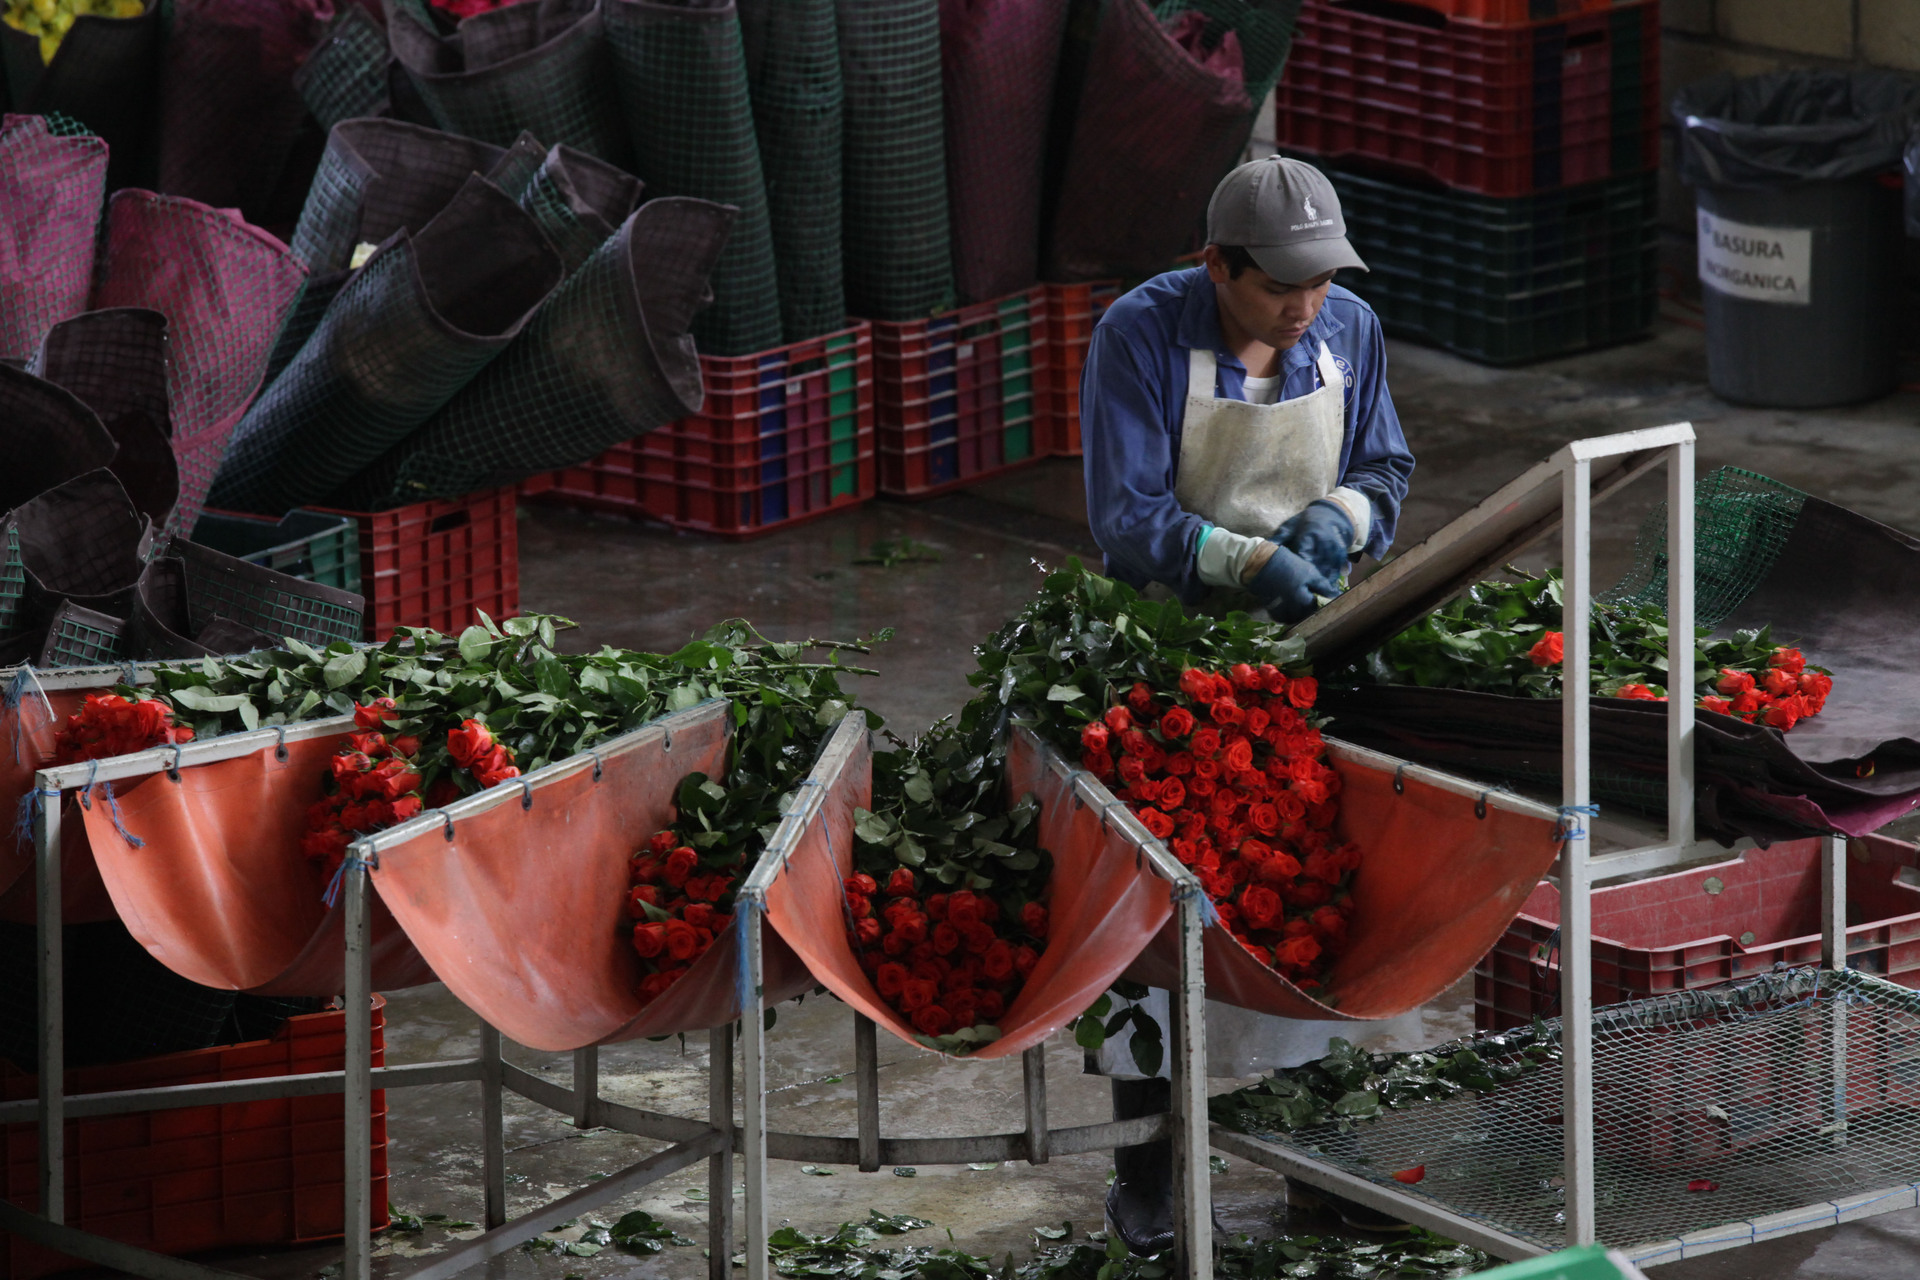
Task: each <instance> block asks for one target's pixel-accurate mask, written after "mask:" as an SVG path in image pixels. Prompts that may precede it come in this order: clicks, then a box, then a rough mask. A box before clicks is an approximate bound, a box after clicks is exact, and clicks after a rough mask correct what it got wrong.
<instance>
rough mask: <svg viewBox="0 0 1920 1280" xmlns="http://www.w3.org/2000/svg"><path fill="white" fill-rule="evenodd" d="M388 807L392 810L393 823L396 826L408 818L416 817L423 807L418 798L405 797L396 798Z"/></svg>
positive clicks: (412, 796)
mask: <svg viewBox="0 0 1920 1280" xmlns="http://www.w3.org/2000/svg"><path fill="white" fill-rule="evenodd" d="M390 807H391V808H392V810H393V821H394V823H395V824H396V825H398V824H399V823H402V822H405V821H406V820H407V819H409V818H414V817H418V816H419V814H420V810H421V808H422V807H423V806H422V804H421V802H420V797H419V796H414V795H406V796H400V797H398V798H396V799H395V800H394V801H393V802H392V804H391V806H390Z"/></svg>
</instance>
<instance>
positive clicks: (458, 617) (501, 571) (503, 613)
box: [314, 488, 520, 640]
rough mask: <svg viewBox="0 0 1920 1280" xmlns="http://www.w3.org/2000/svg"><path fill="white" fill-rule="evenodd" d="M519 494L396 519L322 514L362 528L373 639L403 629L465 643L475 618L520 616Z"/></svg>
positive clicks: (487, 496) (441, 504) (392, 515)
mask: <svg viewBox="0 0 1920 1280" xmlns="http://www.w3.org/2000/svg"><path fill="white" fill-rule="evenodd" d="M516 495H517V491H516V490H515V489H511V488H507V489H492V490H488V491H487V492H484V493H472V494H468V495H467V496H466V497H464V498H455V499H452V500H449V501H439V500H436V501H432V502H416V503H414V504H413V505H412V506H407V507H398V508H396V509H394V510H392V511H333V510H331V509H329V508H325V507H316V508H314V510H317V511H326V512H327V513H328V514H329V515H343V516H351V517H353V519H354V521H355V523H356V524H358V525H359V528H360V594H362V595H364V596H365V597H366V598H367V636H368V638H369V639H373V640H385V639H386V638H387V637H388V636H390V635H392V634H393V633H394V630H395V629H396V628H398V627H432V628H433V629H434V630H435V631H444V632H446V633H447V634H449V635H459V634H460V632H462V631H463V630H465V629H466V628H467V627H469V626H472V625H473V623H474V621H475V619H474V611H475V610H482V611H484V612H485V613H486V614H487V615H488V616H489V617H492V618H495V619H499V618H510V617H512V616H514V615H515V614H517V613H519V612H520V538H519V530H518V527H517V526H516V525H515V523H514V519H515V511H514V503H515V499H516Z"/></svg>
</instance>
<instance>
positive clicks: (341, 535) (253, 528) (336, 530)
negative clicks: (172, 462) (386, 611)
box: [0, 511, 360, 597]
mask: <svg viewBox="0 0 1920 1280" xmlns="http://www.w3.org/2000/svg"><path fill="white" fill-rule="evenodd" d="M193 540H194V541H195V542H197V543H199V544H200V545H201V546H203V547H211V548H212V549H213V550H215V551H220V552H224V553H226V554H227V555H230V556H232V557H234V558H235V559H237V560H245V561H246V562H247V563H248V564H257V565H259V566H260V567H261V568H263V569H272V570H273V571H274V572H276V573H284V574H286V575H288V576H289V577H293V578H299V579H301V580H302V581H304V582H316V583H319V584H320V585H321V586H323V587H336V588H338V589H339V590H341V591H352V592H356V593H357V592H359V590H360V532H359V530H358V529H357V528H356V527H355V525H354V523H353V521H351V520H349V519H347V518H346V517H345V516H335V515H324V514H322V513H320V512H318V511H295V512H292V513H291V514H289V515H287V516H286V517H285V518H284V519H282V520H280V521H278V522H275V521H272V520H267V519H263V518H261V517H258V516H245V515H240V514H238V513H235V512H229V511H208V512H204V513H202V515H201V516H200V521H199V523H198V524H196V525H194V526H193ZM5 591H6V579H5V577H4V576H3V571H0V597H4V595H5Z"/></svg>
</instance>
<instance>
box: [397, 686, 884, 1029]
mask: <svg viewBox="0 0 1920 1280" xmlns="http://www.w3.org/2000/svg"><path fill="white" fill-rule="evenodd" d="M730 723H731V717H730V715H729V712H728V708H727V706H726V705H725V704H724V703H711V704H708V705H706V706H702V707H696V708H693V709H692V710H690V711H686V712H682V713H680V714H677V715H672V716H668V717H666V718H664V719H662V720H658V721H656V722H654V723H653V724H652V725H649V726H648V727H646V728H644V729H642V730H639V731H637V732H636V733H633V734H629V735H626V737H625V738H624V739H617V740H615V741H614V742H609V743H604V744H602V745H601V746H600V747H599V748H597V749H596V754H597V756H598V759H596V758H595V756H593V755H580V756H575V757H574V758H573V759H571V760H564V761H561V762H560V763H558V764H556V765H552V766H550V767H548V768H546V769H542V770H539V771H538V772H537V773H535V774H533V775H531V776H530V777H529V779H528V786H527V787H525V788H523V787H521V786H520V784H519V782H517V781H516V782H509V783H506V784H503V785H502V786H500V787H496V788H494V790H493V791H492V792H489V793H486V794H485V795H484V796H482V797H477V798H475V799H472V800H469V801H466V802H463V803H462V804H461V805H459V806H457V807H456V808H455V809H454V811H453V812H451V813H450V814H448V815H447V817H448V818H449V819H450V822H447V823H443V822H442V820H441V818H440V816H439V815H436V814H427V815H423V816H422V817H421V818H419V819H416V820H415V821H414V822H413V823H412V824H410V828H411V829H413V830H414V831H415V832H416V834H414V836H413V838H412V839H410V840H407V841H406V842H404V843H402V844H398V845H394V846H390V847H388V848H385V849H383V850H382V851H381V852H380V865H379V866H378V867H376V868H374V869H373V870H372V871H371V872H370V873H369V879H370V880H371V882H372V884H373V886H374V888H376V889H377V890H379V893H380V897H381V899H382V900H383V901H384V902H385V903H386V904H387V906H388V907H389V908H390V909H391V910H392V911H393V913H394V915H395V916H396V917H397V918H398V919H399V921H400V923H401V924H402V925H403V926H404V927H405V929H406V931H407V934H408V936H409V937H411V938H413V939H414V940H415V942H416V944H417V945H418V946H419V947H420V950H421V952H422V954H423V955H425V956H426V958H427V959H428V960H429V961H430V962H431V963H432V965H433V967H434V970H435V971H436V972H437V973H439V974H441V975H443V980H444V981H445V982H446V984H447V987H448V989H449V990H451V991H452V992H453V994H454V995H456V996H457V997H459V999H460V1001H461V1003H463V1004H465V1005H466V1006H467V1007H468V1008H470V1009H472V1010H473V1011H474V1012H475V1013H477V1014H479V1015H480V1017H481V1018H483V1019H485V1020H486V1021H487V1022H488V1023H489V1024H490V1025H492V1026H495V1027H498V1028H499V1029H500V1032H501V1034H502V1035H505V1036H506V1037H507V1038H508V1039H510V1040H513V1041H515V1042H517V1043H519V1044H524V1045H527V1046H528V1047H530V1048H535V1049H540V1050H543V1051H547V1052H560V1051H565V1050H569V1049H579V1048H584V1047H586V1046H587V1045H592V1044H613V1043H617V1042H620V1041H623V1040H634V1039H638V1038H640V1037H642V1036H658V1035H667V1034H670V1033H672V1032H676V1031H695V1030H700V1029H703V1028H707V1027H717V1026H722V1025H724V1024H726V1023H728V1022H731V1021H733V1020H734V1019H736V1018H738V1017H739V1016H740V1005H739V1002H738V1000H737V998H736V996H735V978H736V974H737V971H738V959H737V957H738V953H737V951H736V950H735V939H736V937H737V934H736V932H735V931H734V930H731V929H730V930H728V931H727V932H726V933H725V934H723V935H721V936H720V937H718V938H716V939H715V941H714V945H713V946H712V947H710V948H708V950H707V952H706V953H705V954H704V955H703V956H701V957H700V959H699V960H698V961H696V962H695V964H694V965H693V967H692V968H691V969H689V970H688V972H687V973H686V974H685V975H684V976H683V977H681V979H680V980H679V981H678V982H676V983H674V984H673V986H671V987H669V988H668V989H667V991H666V992H665V993H664V994H663V995H661V996H660V997H659V998H658V999H656V1000H654V1001H653V1002H651V1003H649V1004H646V1005H645V1006H642V1004H641V1003H640V1000H639V999H638V997H637V996H636V995H635V990H636V988H637V987H638V986H639V983H640V965H639V959H638V957H637V956H635V955H634V953H633V947H632V944H631V937H632V931H633V922H632V920H630V919H629V918H628V917H627V913H626V907H625V903H626V891H627V888H628V886H629V873H628V869H627V860H628V859H629V858H630V857H632V856H633V853H634V850H635V849H636V848H638V847H639V846H640V845H642V844H644V843H645V841H646V838H647V836H648V835H649V834H651V833H652V832H655V831H658V830H661V829H662V828H664V827H666V826H668V825H669V824H670V823H671V822H672V820H673V815H674V803H673V797H674V794H675V792H676V790H677V789H678V787H679V785H680V780H681V779H682V778H684V777H686V775H687V774H689V773H695V772H699V773H706V774H709V775H716V776H717V775H719V774H720V773H722V772H724V768H725V762H726V756H727V747H728V727H729V725H730ZM596 775H598V776H597V777H596ZM862 781H865V779H864V778H854V777H852V776H849V777H848V778H846V779H845V780H844V781H842V782H840V784H839V789H845V788H846V787H847V786H850V785H852V784H855V783H858V782H862ZM849 821H850V820H849ZM851 833H852V828H851V826H850V825H849V826H848V827H846V828H845V829H844V830H843V838H845V839H851ZM778 951H779V948H768V951H767V953H766V954H767V965H766V982H765V984H764V1000H765V1003H767V1004H774V1003H777V1002H778V1001H780V1000H785V999H790V998H792V997H793V996H796V995H799V994H800V993H802V992H804V991H806V990H807V989H808V988H809V987H811V986H812V982H811V980H810V979H809V978H808V977H807V974H806V972H805V970H803V969H801V968H800V967H799V965H798V964H796V963H793V962H792V960H791V959H790V958H789V957H785V956H782V955H779V954H776V953H777V952H778Z"/></svg>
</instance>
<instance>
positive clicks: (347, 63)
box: [293, 3, 389, 129]
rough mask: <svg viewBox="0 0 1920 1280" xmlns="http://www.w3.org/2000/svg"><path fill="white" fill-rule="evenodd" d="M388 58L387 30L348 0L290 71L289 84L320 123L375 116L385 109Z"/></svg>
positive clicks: (325, 126) (324, 125)
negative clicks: (308, 51)
mask: <svg viewBox="0 0 1920 1280" xmlns="http://www.w3.org/2000/svg"><path fill="white" fill-rule="evenodd" d="M388 60H389V55H388V53H387V33H386V32H384V31H382V30H381V29H380V24H379V23H378V22H375V21H374V20H373V15H372V14H370V13H368V12H367V11H366V10H365V9H363V8H361V7H360V6H359V5H357V4H351V3H350V4H347V5H345V6H344V7H342V8H341V10H340V12H339V13H337V14H335V15H334V18H333V21H332V22H330V23H328V24H327V29H326V30H325V31H323V32H322V33H321V35H320V42H319V43H318V44H316V45H315V46H314V48H313V52H312V53H310V54H308V55H307V60H306V62H304V63H302V64H301V66H300V69H299V70H298V71H296V72H294V73H293V87H294V90H295V91H296V92H297V93H299V95H300V100H301V101H302V102H304V103H306V104H307V110H308V111H311V112H312V113H313V118H314V119H315V120H318V121H319V122H320V127H321V128H322V129H331V128H333V126H335V125H336V124H339V123H340V122H341V121H342V120H356V119H360V118H362V117H367V116H377V115H379V114H380V113H381V112H383V111H385V110H386V109H387V63H388Z"/></svg>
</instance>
